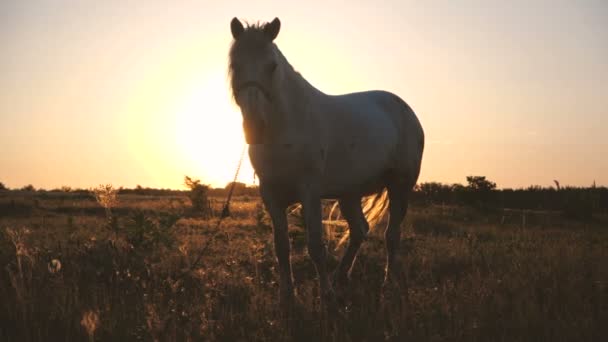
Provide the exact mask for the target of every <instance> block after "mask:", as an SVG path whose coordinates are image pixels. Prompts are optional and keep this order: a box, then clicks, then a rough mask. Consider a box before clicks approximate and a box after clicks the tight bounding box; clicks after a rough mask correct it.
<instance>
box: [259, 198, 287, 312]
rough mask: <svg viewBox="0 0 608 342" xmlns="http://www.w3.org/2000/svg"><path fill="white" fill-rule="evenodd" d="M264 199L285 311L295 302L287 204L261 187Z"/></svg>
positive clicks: (282, 304) (281, 299) (281, 300)
mask: <svg viewBox="0 0 608 342" xmlns="http://www.w3.org/2000/svg"><path fill="white" fill-rule="evenodd" d="M260 190H261V193H262V200H263V201H264V205H265V206H266V210H268V213H269V214H270V219H271V220H272V229H273V233H274V250H275V254H276V257H277V261H278V262H279V277H280V280H279V281H280V282H279V286H280V288H279V291H280V293H279V295H280V304H281V307H282V309H283V311H284V312H287V311H289V310H290V309H292V307H293V304H294V299H295V297H294V289H293V277H292V273H291V261H290V257H289V251H290V247H289V235H288V232H287V215H286V213H285V210H286V209H287V206H286V205H285V204H284V203H282V202H281V201H280V200H279V199H278V198H276V196H274V195H273V194H272V193H271V192H269V191H265V190H266V189H264V188H263V187H261V189H260Z"/></svg>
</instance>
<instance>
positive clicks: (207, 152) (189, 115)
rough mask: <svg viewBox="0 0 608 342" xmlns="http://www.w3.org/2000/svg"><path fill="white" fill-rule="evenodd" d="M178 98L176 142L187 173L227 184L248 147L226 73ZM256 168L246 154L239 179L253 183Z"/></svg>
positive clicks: (207, 78) (206, 180)
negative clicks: (242, 153) (252, 166)
mask: <svg viewBox="0 0 608 342" xmlns="http://www.w3.org/2000/svg"><path fill="white" fill-rule="evenodd" d="M190 89H191V90H190V91H189V92H186V93H185V94H184V96H183V97H182V98H181V99H180V100H179V101H177V107H176V108H175V110H174V111H173V112H174V113H175V126H174V127H175V131H174V134H175V144H176V149H177V151H178V154H179V159H180V160H182V161H184V162H185V165H184V166H185V169H186V170H187V171H185V172H189V173H188V174H191V175H194V176H195V177H200V178H201V180H202V181H203V182H204V183H209V184H212V185H214V186H224V185H226V183H228V182H230V181H232V178H233V177H234V172H235V168H236V166H237V163H238V158H239V156H240V154H241V151H242V149H243V148H244V147H245V138H244V135H243V130H242V128H241V120H242V119H241V114H240V112H239V109H238V107H237V106H236V105H235V104H234V102H233V101H232V99H231V98H230V93H229V90H228V86H227V80H226V75H225V73H222V72H214V73H211V74H209V75H207V77H205V78H204V79H203V80H202V81H201V82H200V83H198V84H195V85H193V86H192V87H190ZM252 175H253V171H252V169H251V166H250V164H249V160H248V158H247V157H245V158H244V160H243V167H242V169H241V174H240V177H239V181H242V182H245V183H251V182H252V181H253V176H252Z"/></svg>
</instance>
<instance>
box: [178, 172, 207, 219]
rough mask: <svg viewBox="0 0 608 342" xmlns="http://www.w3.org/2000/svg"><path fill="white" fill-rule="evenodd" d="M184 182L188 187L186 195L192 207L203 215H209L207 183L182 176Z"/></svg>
mask: <svg viewBox="0 0 608 342" xmlns="http://www.w3.org/2000/svg"><path fill="white" fill-rule="evenodd" d="M184 184H185V185H186V186H187V187H188V188H190V192H189V193H188V197H189V198H190V201H191V202H192V209H193V210H194V211H196V212H199V213H201V214H203V216H205V217H210V216H211V203H210V202H209V197H208V195H209V185H206V184H201V181H200V180H198V179H192V178H190V177H188V176H186V177H185V178H184Z"/></svg>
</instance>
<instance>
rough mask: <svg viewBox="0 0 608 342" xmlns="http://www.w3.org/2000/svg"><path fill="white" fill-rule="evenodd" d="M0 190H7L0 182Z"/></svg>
mask: <svg viewBox="0 0 608 342" xmlns="http://www.w3.org/2000/svg"><path fill="white" fill-rule="evenodd" d="M0 190H8V189H7V188H6V186H4V183H2V182H0Z"/></svg>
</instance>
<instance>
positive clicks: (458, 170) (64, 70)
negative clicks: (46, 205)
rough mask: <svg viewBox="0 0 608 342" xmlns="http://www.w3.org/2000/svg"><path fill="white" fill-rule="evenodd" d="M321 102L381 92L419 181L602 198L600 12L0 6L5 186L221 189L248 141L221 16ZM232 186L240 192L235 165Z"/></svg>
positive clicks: (426, 5) (458, 5)
mask: <svg viewBox="0 0 608 342" xmlns="http://www.w3.org/2000/svg"><path fill="white" fill-rule="evenodd" d="M235 16H236V17H238V18H241V19H245V20H248V21H249V22H255V21H258V20H259V21H270V20H272V19H273V18H274V17H279V18H280V19H281V23H282V26H281V32H280V33H279V36H278V38H277V39H276V41H275V42H276V43H277V45H278V47H279V49H281V51H282V52H283V54H284V55H285V56H286V57H287V59H288V60H289V61H290V63H291V64H292V65H293V66H294V67H295V68H296V69H297V70H298V71H299V72H301V74H302V75H303V76H304V77H305V78H306V79H307V80H308V81H309V82H311V83H312V84H313V85H314V86H316V87H317V88H319V89H321V90H322V91H324V92H326V93H329V94H341V93H348V92H354V91H362V90H371V89H383V90H388V91H391V92H394V93H395V94H397V95H399V96H400V97H402V98H403V99H404V100H405V101H406V102H408V104H410V106H411V107H412V108H413V109H414V111H415V112H416V113H417V115H418V117H419V119H420V121H421V123H422V125H423V127H424V130H425V135H426V146H425V152H424V158H423V165H422V172H421V176H420V179H419V181H420V182H429V181H438V182H443V183H465V182H466V180H465V177H466V176H468V175H483V176H486V177H488V178H489V179H490V180H492V181H495V182H496V183H497V185H498V187H500V188H507V187H527V186H529V185H542V186H549V185H551V184H552V183H553V180H554V179H556V180H559V181H560V183H561V184H562V185H566V184H567V185H575V186H588V185H591V184H592V183H593V182H594V181H595V182H596V184H598V185H608V158H607V157H606V156H608V137H607V135H608V2H606V1H603V0H599V1H591V0H590V1H562V0H551V1H519V0H516V1H489V0H488V1H447V0H446V1H439V0H433V1H424V2H421V1H403V0H401V1H377V0H376V1H353V0H351V1H330V0H324V1H316V0H309V1H306V2H301V1H298V2H288V1H282V0H281V1H279V0H275V1H116V0H108V1H84V0H83V1H76V0H74V1H62V0H52V1H51V0H38V1H25V0H24V1H18V0H15V1H10V0H9V1H2V2H0V46H1V47H2V53H0V182H2V183H4V184H5V185H6V186H8V187H10V188H19V187H22V186H24V185H27V184H32V185H34V186H35V187H36V188H47V189H51V188H57V187H61V186H71V187H84V188H87V187H93V186H96V185H98V184H107V183H111V184H114V185H115V186H124V187H134V186H136V185H142V186H144V187H146V186H149V187H157V188H184V185H183V179H184V176H185V175H189V176H191V177H193V178H199V179H201V180H202V182H203V183H206V184H211V185H213V186H224V185H225V184H226V183H228V182H229V181H231V180H232V178H233V177H234V172H235V168H236V165H237V163H238V160H239V156H240V154H241V151H242V149H243V146H244V145H245V143H244V139H243V133H242V128H241V116H240V113H239V111H238V108H237V107H236V106H235V105H234V103H233V102H232V100H231V99H230V96H229V92H228V83H227V73H226V70H227V54H228V49H229V46H230V42H231V39H232V36H231V34H230V20H231V19H232V18H233V17H235ZM239 181H242V182H245V183H253V182H254V176H253V170H252V168H251V166H250V165H249V162H248V160H246V161H245V163H244V166H243V168H242V171H241V174H240V175H239Z"/></svg>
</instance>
